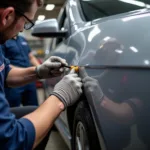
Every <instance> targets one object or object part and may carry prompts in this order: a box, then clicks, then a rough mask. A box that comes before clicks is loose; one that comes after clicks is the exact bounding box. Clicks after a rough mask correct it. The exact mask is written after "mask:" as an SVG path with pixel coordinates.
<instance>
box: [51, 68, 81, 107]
mask: <svg viewBox="0 0 150 150" xmlns="http://www.w3.org/2000/svg"><path fill="white" fill-rule="evenodd" d="M81 87H82V82H81V78H80V77H78V75H77V74H76V73H75V71H74V69H72V70H71V72H70V73H69V74H68V75H66V76H64V77H63V79H62V80H61V81H60V82H58V83H57V84H56V86H55V87H54V91H53V92H52V94H51V95H55V96H56V97H58V98H59V99H60V101H62V102H63V104H64V106H65V108H66V107H68V106H71V105H73V104H74V103H75V102H76V101H77V100H78V99H79V97H80V95H81V94H82V88H81Z"/></svg>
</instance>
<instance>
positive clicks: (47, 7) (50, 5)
mask: <svg viewBox="0 0 150 150" xmlns="http://www.w3.org/2000/svg"><path fill="white" fill-rule="evenodd" d="M54 8H55V5H54V4H47V5H46V7H45V9H46V10H47V11H52V10H53V9H54Z"/></svg>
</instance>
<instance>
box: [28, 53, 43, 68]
mask: <svg viewBox="0 0 150 150" xmlns="http://www.w3.org/2000/svg"><path fill="white" fill-rule="evenodd" d="M29 59H30V63H31V64H32V65H33V66H38V65H40V63H39V62H38V60H37V58H36V57H35V56H34V55H33V54H32V53H31V52H30V53H29Z"/></svg>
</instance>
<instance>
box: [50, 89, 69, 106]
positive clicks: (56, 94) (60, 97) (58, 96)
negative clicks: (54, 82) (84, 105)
mask: <svg viewBox="0 0 150 150" xmlns="http://www.w3.org/2000/svg"><path fill="white" fill-rule="evenodd" d="M51 95H54V96H56V97H57V98H58V99H59V100H60V101H61V102H62V103H63V104H64V109H66V107H67V104H66V101H65V100H64V98H63V97H62V96H60V95H59V94H58V93H56V92H52V93H51V94H50V96H51Z"/></svg>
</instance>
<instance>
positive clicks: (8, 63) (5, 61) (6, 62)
mask: <svg viewBox="0 0 150 150" xmlns="http://www.w3.org/2000/svg"><path fill="white" fill-rule="evenodd" d="M4 63H5V81H6V78H7V76H8V73H9V71H10V70H11V69H12V68H11V67H10V61H9V59H7V58H5V57H4Z"/></svg>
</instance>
